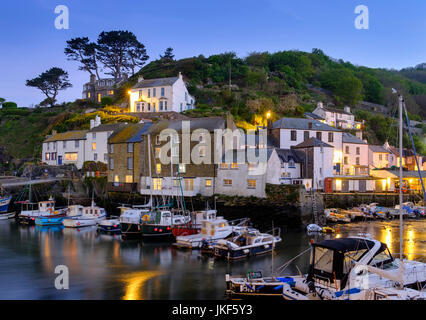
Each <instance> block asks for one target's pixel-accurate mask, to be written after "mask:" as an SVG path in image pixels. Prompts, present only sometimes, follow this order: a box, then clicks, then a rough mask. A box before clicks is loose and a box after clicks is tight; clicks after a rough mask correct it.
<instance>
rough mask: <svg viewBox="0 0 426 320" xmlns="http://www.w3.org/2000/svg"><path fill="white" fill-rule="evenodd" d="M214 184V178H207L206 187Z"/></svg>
mask: <svg viewBox="0 0 426 320" xmlns="http://www.w3.org/2000/svg"><path fill="white" fill-rule="evenodd" d="M211 186H212V179H206V187H211Z"/></svg>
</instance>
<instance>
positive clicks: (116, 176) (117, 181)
mask: <svg viewBox="0 0 426 320" xmlns="http://www.w3.org/2000/svg"><path fill="white" fill-rule="evenodd" d="M114 182H115V183H119V182H120V179H118V175H115V176H114Z"/></svg>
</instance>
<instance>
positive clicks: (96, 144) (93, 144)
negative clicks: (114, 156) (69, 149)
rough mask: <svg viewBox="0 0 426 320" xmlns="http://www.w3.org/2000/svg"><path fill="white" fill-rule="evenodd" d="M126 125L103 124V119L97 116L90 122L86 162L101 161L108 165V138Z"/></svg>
mask: <svg viewBox="0 0 426 320" xmlns="http://www.w3.org/2000/svg"><path fill="white" fill-rule="evenodd" d="M124 125H125V124H124V123H115V124H101V119H100V118H99V117H98V116H96V118H95V119H94V120H90V130H89V131H88V132H87V134H86V141H85V144H84V145H85V161H95V162H97V161H100V162H103V163H105V164H107V163H108V138H109V136H110V135H111V134H112V133H113V132H114V131H115V130H117V129H119V128H120V127H122V126H124Z"/></svg>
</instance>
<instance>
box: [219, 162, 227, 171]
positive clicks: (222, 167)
mask: <svg viewBox="0 0 426 320" xmlns="http://www.w3.org/2000/svg"><path fill="white" fill-rule="evenodd" d="M220 168H221V169H222V170H226V169H228V164H227V163H221V164H220Z"/></svg>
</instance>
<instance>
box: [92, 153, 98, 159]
mask: <svg viewBox="0 0 426 320" xmlns="http://www.w3.org/2000/svg"><path fill="white" fill-rule="evenodd" d="M93 161H98V154H97V153H94V154H93Z"/></svg>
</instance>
